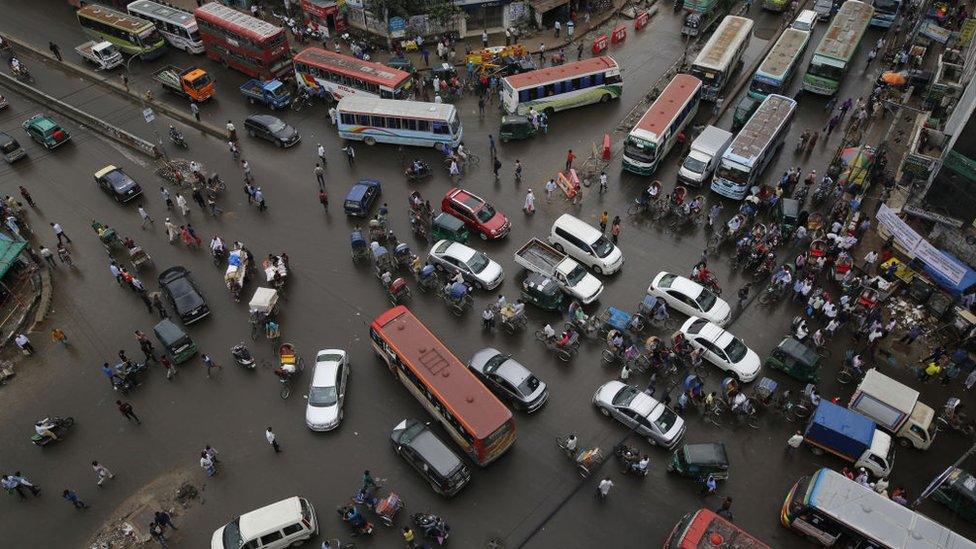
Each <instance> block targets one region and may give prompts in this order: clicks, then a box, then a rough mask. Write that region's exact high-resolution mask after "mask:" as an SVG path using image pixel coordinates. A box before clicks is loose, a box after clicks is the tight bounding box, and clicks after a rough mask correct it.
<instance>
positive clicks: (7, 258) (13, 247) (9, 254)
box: [0, 233, 27, 278]
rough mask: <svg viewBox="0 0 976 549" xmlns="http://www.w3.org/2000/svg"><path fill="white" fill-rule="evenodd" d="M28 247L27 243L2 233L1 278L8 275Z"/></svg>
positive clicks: (0, 246) (0, 250)
mask: <svg viewBox="0 0 976 549" xmlns="http://www.w3.org/2000/svg"><path fill="white" fill-rule="evenodd" d="M26 247H27V242H26V241H24V240H21V239H19V238H13V237H11V236H9V235H7V234H4V233H0V278H2V277H3V276H4V275H6V274H7V271H9V270H10V267H12V266H13V264H14V262H16V261H17V256H18V255H20V252H22V251H24V248H26Z"/></svg>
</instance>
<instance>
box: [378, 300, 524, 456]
mask: <svg viewBox="0 0 976 549" xmlns="http://www.w3.org/2000/svg"><path fill="white" fill-rule="evenodd" d="M369 337H370V339H371V340H372V342H373V351H375V352H376V354H377V355H379V356H380V358H382V359H383V361H384V362H386V365H387V367H388V368H389V369H390V372H392V373H393V376H394V377H396V378H397V379H398V380H399V381H400V383H403V386H404V387H406V388H407V390H408V391H410V392H411V393H412V394H413V396H414V398H416V399H417V400H418V401H420V403H421V404H423V406H424V408H426V409H427V411H428V412H430V414H431V415H432V416H434V417H435V418H437V420H438V421H440V422H441V424H442V425H443V426H444V428H445V429H447V432H448V433H450V435H451V437H452V438H454V440H455V442H457V444H458V446H460V447H461V448H462V449H463V450H464V452H465V453H466V454H468V456H470V457H471V459H472V460H474V462H475V463H477V464H478V465H481V466H482V467H484V466H486V465H488V464H489V463H491V462H492V461H494V460H496V459H498V457H499V456H501V455H502V454H504V453H505V451H506V450H508V449H509V448H510V447H511V446H512V444H513V443H514V442H515V421H514V420H513V419H512V412H511V411H509V409H508V408H506V407H505V405H504V404H502V403H501V402H500V401H499V400H498V399H497V398H496V397H495V395H493V394H492V393H491V391H489V390H488V389H487V388H486V387H485V386H484V385H482V383H481V382H480V381H479V380H478V378H476V377H475V376H474V374H472V373H471V372H470V371H469V370H468V368H467V367H465V365H464V364H463V363H462V362H461V361H460V360H458V358H457V357H456V356H454V354H453V353H452V352H451V351H450V349H448V348H447V347H446V346H445V345H444V344H443V343H441V340H439V339H437V336H435V335H434V334H433V333H431V331H430V330H428V329H427V326H425V325H424V323H423V322H421V321H420V319H418V318H417V317H416V316H414V315H413V313H411V312H410V310H409V309H407V308H406V307H404V306H403V305H399V306H397V307H393V308H392V309H390V310H388V311H386V312H385V313H383V314H381V315H380V316H378V317H376V319H375V320H373V323H372V324H371V325H370V327H369Z"/></svg>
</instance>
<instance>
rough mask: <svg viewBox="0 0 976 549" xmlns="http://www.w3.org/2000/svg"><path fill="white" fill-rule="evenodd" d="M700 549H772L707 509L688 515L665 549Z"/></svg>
mask: <svg viewBox="0 0 976 549" xmlns="http://www.w3.org/2000/svg"><path fill="white" fill-rule="evenodd" d="M700 547H736V548H737V549H772V548H771V547H770V546H768V545H766V544H765V543H763V542H761V541H759V540H758V539H756V538H755V537H753V536H752V535H751V534H749V532H746V531H745V530H743V529H742V528H739V527H738V526H736V525H734V524H732V523H731V522H729V521H727V520H725V519H724V518H722V517H720V516H718V515H716V514H715V513H714V512H712V511H709V510H708V509H704V508H703V509H699V510H697V511H695V512H693V513H688V514H687V515H685V516H684V518H682V519H681V520H680V521H679V522H678V524H677V525H675V527H674V530H671V535H669V536H668V539H666V540H665V541H664V549H699V548H700Z"/></svg>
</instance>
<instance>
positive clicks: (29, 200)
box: [18, 185, 37, 208]
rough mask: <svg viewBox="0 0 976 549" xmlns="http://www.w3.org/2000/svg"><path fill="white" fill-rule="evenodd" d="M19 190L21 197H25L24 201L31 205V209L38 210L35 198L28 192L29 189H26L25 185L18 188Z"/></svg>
mask: <svg viewBox="0 0 976 549" xmlns="http://www.w3.org/2000/svg"><path fill="white" fill-rule="evenodd" d="M18 189H20V196H22V197H24V200H26V201H27V203H28V204H29V205H30V207H31V208H36V207H37V204H34V197H33V196H31V193H30V191H28V190H27V187H24V186H23V185H20V186H19V187H18Z"/></svg>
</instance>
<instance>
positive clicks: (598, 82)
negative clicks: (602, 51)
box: [593, 72, 603, 86]
mask: <svg viewBox="0 0 976 549" xmlns="http://www.w3.org/2000/svg"><path fill="white" fill-rule="evenodd" d="M593 78H594V80H596V83H595V85H596V86H602V85H603V73H602V72H601V73H599V74H595V75H593Z"/></svg>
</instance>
